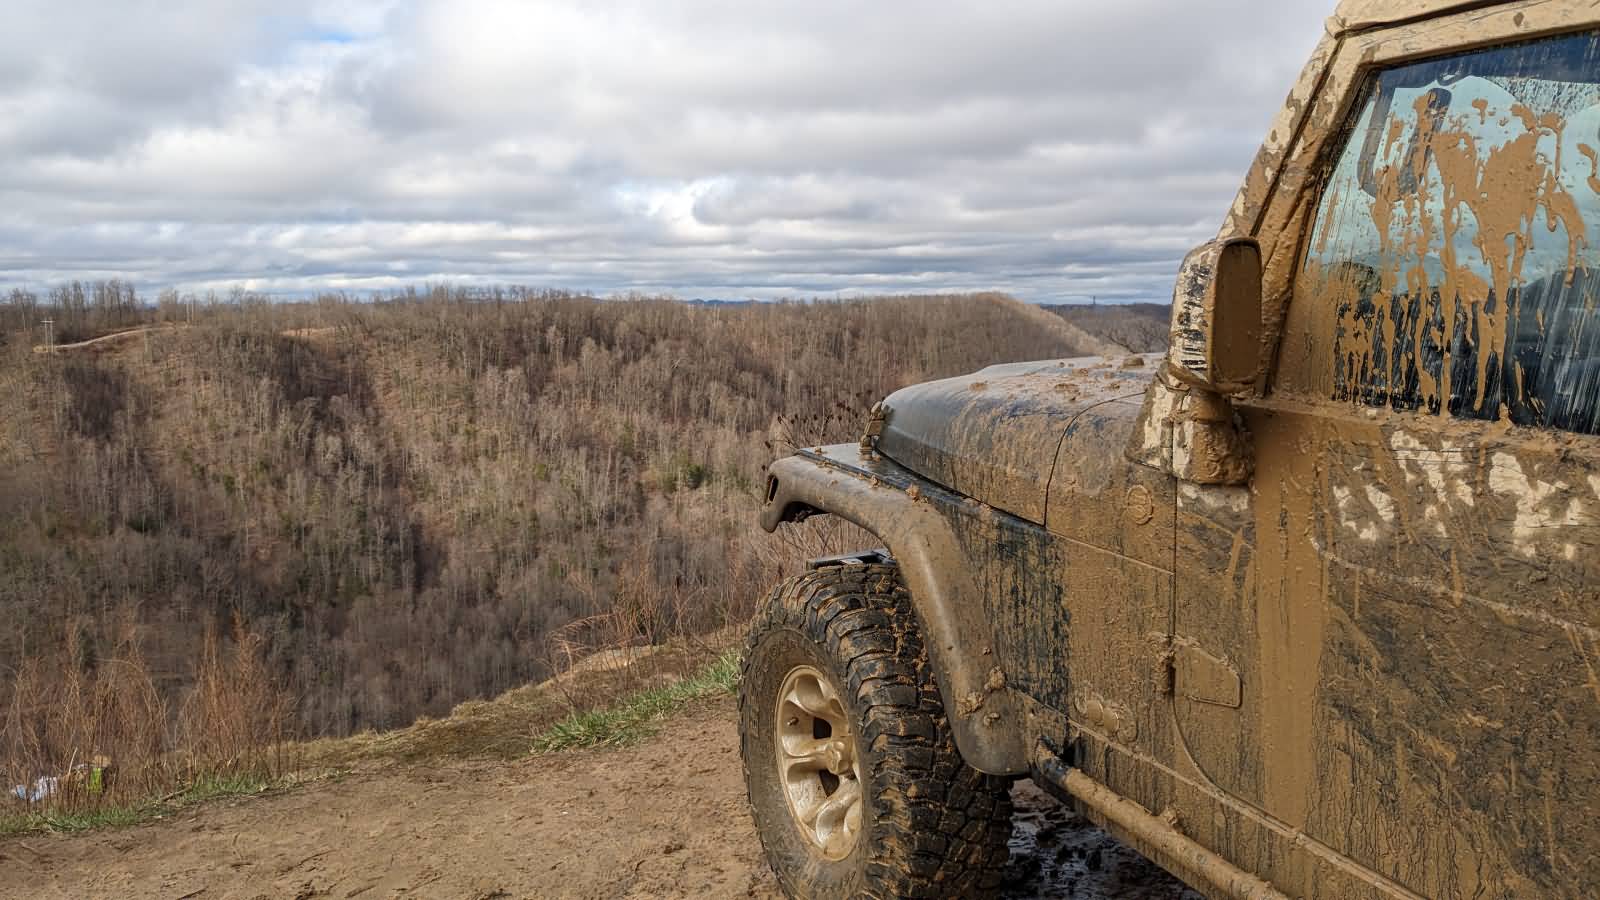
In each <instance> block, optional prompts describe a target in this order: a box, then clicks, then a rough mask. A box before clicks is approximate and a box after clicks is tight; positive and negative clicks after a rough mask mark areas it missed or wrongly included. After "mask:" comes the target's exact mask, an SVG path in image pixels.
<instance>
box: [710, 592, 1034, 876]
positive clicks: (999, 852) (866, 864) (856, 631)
mask: <svg viewBox="0 0 1600 900" xmlns="http://www.w3.org/2000/svg"><path fill="white" fill-rule="evenodd" d="M800 666H810V667H813V668H815V669H817V670H819V671H821V672H822V673H824V674H825V675H826V676H827V677H828V678H830V679H831V680H832V682H833V684H834V685H835V686H836V687H837V690H838V694H839V698H840V700H841V702H842V704H843V705H844V707H845V712H846V715H847V716H848V717H849V719H850V720H851V722H852V723H853V728H852V731H853V733H854V737H855V740H856V742H857V743H856V749H855V752H856V753H857V754H858V756H859V763H860V773H861V775H860V778H861V782H862V784H861V788H862V797H863V802H862V808H861V829H860V832H859V835H858V836H857V838H856V840H855V845H854V848H853V849H852V850H851V851H850V853H849V855H848V856H846V857H844V858H843V859H840V860H837V861H830V860H828V859H826V858H825V857H824V856H823V854H822V853H821V852H819V850H818V848H817V845H816V844H815V843H814V842H812V840H811V839H810V838H809V837H808V836H807V835H806V834H804V833H802V831H801V830H800V827H801V826H800V825H799V824H798V823H797V822H796V820H795V817H794V815H793V814H791V812H790V809H789V805H788V800H787V797H786V794H785V787H784V785H783V784H782V782H781V778H780V775H779V762H778V753H779V751H778V749H777V746H776V740H775V738H774V728H775V725H776V723H775V722H774V718H775V716H776V702H777V698H778V692H779V691H780V689H781V686H782V685H783V683H784V680H785V678H786V676H787V675H788V673H790V672H792V671H793V670H794V669H795V668H796V667H800ZM741 685H742V686H741V689H740V692H739V740H740V749H741V751H742V753H743V757H744V777H745V786H746V789H747V790H748V792H749V797H750V806H751V810H752V812H753V813H754V816H755V822H756V831H757V833H758V834H759V836H760V838H761V845H762V848H763V849H764V850H765V851H766V856H767V861H768V863H770V864H771V866H772V870H773V872H774V873H775V874H776V875H777V878H778V881H779V883H780V884H781V885H782V887H783V890H784V892H785V893H787V894H788V895H789V896H790V897H793V898H844V897H879V898H889V897H985V896H991V895H993V894H994V893H995V892H996V890H997V889H998V888H999V886H1000V882H1001V878H1002V875H1003V871H1004V868H1005V864H1006V860H1007V847H1006V842H1007V841H1008V840H1009V838H1010V835H1011V798H1010V793H1009V780H1008V779H1006V778H1001V777H996V776H992V775H984V774H982V773H980V772H978V771H977V770H975V769H973V768H971V767H969V766H968V765H967V764H966V763H965V762H964V761H963V760H962V759H961V756H960V754H959V753H958V752H957V750H956V747H955V742H954V741H953V740H952V739H951V734H950V725H949V721H948V720H947V718H946V716H945V711H944V704H943V702H942V701H941V700H940V697H939V690H938V688H937V687H936V686H935V684H934V680H933V672H932V670H931V668H930V667H929V664H928V655H927V652H926V651H925V649H924V647H923V642H922V637H921V634H920V633H919V630H918V628H917V624H916V614H915V611H914V609H913V608H912V605H911V598H910V596H909V595H908V594H907V592H906V590H905V587H904V586H903V585H902V584H901V581H900V574H899V571H898V569H896V568H895V567H894V566H892V565H848V566H837V567H830V568H824V569H819V570H817V571H814V572H809V573H807V574H805V575H801V576H798V577H796V578H792V579H790V580H788V581H785V582H783V583H782V584H780V585H778V586H777V587H776V588H775V589H773V592H772V594H771V595H770V596H769V597H768V600H767V603H766V605H765V607H764V608H763V609H762V611H761V612H760V613H759V614H758V615H757V616H756V619H755V622H754V624H753V625H752V627H751V630H750V637H749V641H748V644H747V646H746V648H745V654H744V664H743V680H742V682H741Z"/></svg>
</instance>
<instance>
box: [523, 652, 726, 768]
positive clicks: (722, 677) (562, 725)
mask: <svg viewBox="0 0 1600 900" xmlns="http://www.w3.org/2000/svg"><path fill="white" fill-rule="evenodd" d="M738 686H739V654H738V653H737V652H736V651H729V652H728V653H725V654H723V655H722V656H720V657H718V658H717V660H716V661H715V662H713V663H711V664H710V665H709V666H706V667H705V668H704V669H701V670H700V671H699V672H697V673H695V674H694V675H692V676H690V677H688V678H685V679H683V680H682V681H679V682H675V683H673V684H669V685H666V686H665V687H659V688H651V689H649V690H646V691H640V692H639V693H637V694H634V695H632V696H630V697H627V698H624V699H623V700H622V701H621V702H619V703H617V704H615V705H613V706H608V707H606V708H604V709H597V710H592V711H590V712H583V713H573V714H572V715H570V716H568V717H566V718H565V719H562V720H561V721H560V722H557V723H556V724H554V725H552V726H550V728H549V730H547V731H545V732H544V733H543V734H541V735H539V736H538V737H536V738H534V740H533V752H534V753H535V754H540V753H557V752H560V751H562V750H577V749H580V748H583V747H624V746H627V745H629V744H636V743H638V742H639V741H642V740H644V739H645V738H647V737H649V736H651V735H653V734H655V733H656V728H657V726H658V725H659V724H660V722H661V720H662V719H664V718H666V717H667V716H668V715H671V714H672V713H674V712H676V711H677V710H679V709H682V708H683V707H685V706H687V705H689V704H690V703H693V702H695V701H697V700H704V699H707V698H709V697H718V696H722V695H724V694H731V693H733V692H734V690H735V689H736V688H737V687H738Z"/></svg>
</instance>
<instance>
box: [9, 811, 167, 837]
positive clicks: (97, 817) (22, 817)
mask: <svg viewBox="0 0 1600 900" xmlns="http://www.w3.org/2000/svg"><path fill="white" fill-rule="evenodd" d="M161 809H162V805H161V804H159V803H145V804H137V805H132V806H101V807H96V808H94V809H85V810H50V811H48V812H28V813H17V814H14V815H4V816H0V837H11V836H12V835H21V834H39V833H41V832H46V831H88V830H89V829H91V828H105V827H109V826H117V825H137V824H139V823H140V822H145V821H148V820H150V819H151V818H154V817H155V816H156V815H157V814H159V813H160V811H161Z"/></svg>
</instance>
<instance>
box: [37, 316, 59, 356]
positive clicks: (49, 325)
mask: <svg viewBox="0 0 1600 900" xmlns="http://www.w3.org/2000/svg"><path fill="white" fill-rule="evenodd" d="M40 324H42V325H44V345H45V347H46V348H48V349H50V350H54V349H55V348H56V320H55V319H43V320H41V323H40Z"/></svg>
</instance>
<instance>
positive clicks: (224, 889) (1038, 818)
mask: <svg viewBox="0 0 1600 900" xmlns="http://www.w3.org/2000/svg"><path fill="white" fill-rule="evenodd" d="M734 717H735V711H734V705H733V702H732V701H731V700H721V701H717V702H715V703H712V704H708V705H706V706H703V707H700V708H697V709H694V710H691V711H689V712H687V713H685V714H683V715H682V716H680V717H678V718H677V719H674V720H673V721H672V722H670V723H668V724H667V725H666V726H665V727H664V728H663V730H662V731H661V733H660V734H659V735H657V736H656V737H654V738H652V739H651V740H649V741H648V742H646V743H643V744H641V745H638V746H635V747H632V748H628V749H624V750H611V751H583V752H575V753H566V754H560V755H556V756H550V757H544V758H538V759H528V760H522V761H517V762H512V763H501V762H495V763H489V762H465V761H454V762H447V763H443V764H439V765H436V766H432V767H423V766H388V767H382V768H376V769H372V770H368V771H361V772H356V773H352V774H350V775H348V776H345V777H343V778H339V779H333V780H328V781H323V782H317V783H313V784H308V785H302V786H300V787H297V788H294V789H291V790H287V791H282V792H277V793H271V794H268V795H265V796H257V797H250V798H239V799H232V800H226V801H218V802H215V803H211V804H207V805H204V806H200V807H196V808H193V809H189V810H185V811H183V812H181V813H178V814H176V815H173V816H170V817H168V818H166V819H164V820H162V821H158V822H153V823H150V824H147V825H142V826H138V827H134V828H126V829H113V830H103V831H96V832H93V833H89V834H80V835H44V836H39V835H35V836H31V837H26V838H21V839H18V838H11V839H6V840H0V897H6V898H12V897H16V898H22V897H28V898H74V900H76V898H101V897H107V898H109V897H117V898H124V897H126V898H161V900H179V898H186V900H219V898H222V900H227V898H248V900H254V898H280V897H283V898H297V900H299V898H314V897H315V898H323V897H329V898H362V900H378V898H400V897H441V898H473V900H488V898H523V897H538V898H544V897H574V898H578V897H581V898H601V897H606V898H610V897H691V896H692V897H755V898H776V897H778V896H780V895H779V893H778V888H777V883H776V881H775V880H774V879H773V877H772V874H771V872H770V871H768V869H767V866H766V863H765V862H764V861H763V859H762V856H761V848H760V845H759V844H758V842H757V841H756V837H755V831H754V827H753V826H752V825H751V822H750V817H749V814H748V812H747V811H746V807H745V799H744V784H743V779H742V776H741V774H740V767H739V756H738V750H737V736H736V732H735V721H734ZM1014 795H1015V797H1016V800H1017V804H1018V815H1017V827H1016V830H1015V833H1014V835H1013V838H1012V861H1011V864H1010V868H1009V871H1008V879H1007V883H1006V888H1005V896H1006V897H1013V898H1014V897H1034V896H1049V897H1086V898H1092V897H1128V898H1141V900H1143V898H1149V900H1156V898H1160V900H1168V898H1173V900H1176V898H1183V900H1191V898H1197V897H1198V896H1199V895H1197V894H1194V893H1193V892H1190V891H1188V890H1186V889H1185V888H1183V887H1182V886H1181V885H1179V884H1178V883H1177V882H1175V881H1174V880H1173V879H1171V878H1170V877H1169V876H1167V875H1166V874H1165V873H1163V872H1162V871H1161V870H1159V869H1157V868H1156V867H1155V866H1154V865H1152V864H1150V863H1148V862H1146V861H1144V860H1143V859H1142V858H1141V857H1139V856H1138V855H1136V854H1134V853H1133V852H1132V851H1130V850H1127V849H1125V848H1123V847H1121V846H1120V845H1118V844H1117V843H1116V842H1115V841H1113V840H1112V839H1111V838H1110V837H1108V836H1107V835H1105V834H1104V833H1103V832H1100V831H1098V830H1097V829H1095V828H1093V827H1092V826H1091V825H1089V824H1088V823H1087V822H1085V821H1084V820H1082V819H1080V818H1079V817H1077V816H1076V815H1074V814H1073V813H1071V812H1069V811H1068V810H1066V809H1065V808H1063V807H1061V806H1059V805H1058V804H1056V803H1055V801H1054V800H1052V799H1051V798H1049V797H1048V796H1047V795H1045V794H1043V793H1042V792H1041V791H1039V790H1038V789H1037V788H1035V787H1034V786H1033V785H1032V784H1031V783H1028V782H1020V783H1019V784H1018V786H1017V787H1016V788H1015V790H1014Z"/></svg>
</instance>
